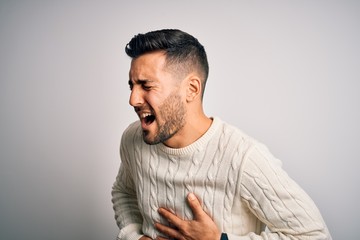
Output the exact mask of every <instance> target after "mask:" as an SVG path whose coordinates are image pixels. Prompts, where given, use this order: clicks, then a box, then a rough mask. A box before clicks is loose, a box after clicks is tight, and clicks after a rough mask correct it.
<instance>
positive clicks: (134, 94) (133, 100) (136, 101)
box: [129, 86, 144, 107]
mask: <svg viewBox="0 0 360 240" xmlns="http://www.w3.org/2000/svg"><path fill="white" fill-rule="evenodd" d="M143 103H144V98H143V96H142V93H141V91H140V90H139V89H138V88H137V87H136V86H134V87H133V89H132V90H131V93H130V99H129V104H130V105H131V106H133V107H138V106H141V105H142V104H143Z"/></svg>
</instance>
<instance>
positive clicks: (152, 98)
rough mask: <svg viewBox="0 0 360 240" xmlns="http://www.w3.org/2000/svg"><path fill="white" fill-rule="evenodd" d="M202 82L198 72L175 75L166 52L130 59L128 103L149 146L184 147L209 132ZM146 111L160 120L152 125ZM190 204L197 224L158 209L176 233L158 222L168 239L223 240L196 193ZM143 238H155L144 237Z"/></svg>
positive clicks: (209, 123)
mask: <svg viewBox="0 0 360 240" xmlns="http://www.w3.org/2000/svg"><path fill="white" fill-rule="evenodd" d="M201 82H202V80H201V74H199V73H198V72H197V71H196V70H194V71H191V72H189V73H187V74H178V73H176V71H172V68H171V67H170V66H167V65H166V55H165V53H164V52H163V51H156V52H151V53H146V54H143V55H141V56H139V57H138V58H135V59H133V60H132V62H131V67H130V71H129V85H130V89H131V94H130V99H129V104H130V105H131V106H132V107H134V110H135V112H136V113H137V114H138V116H139V118H140V121H141V127H142V130H143V137H144V141H145V142H146V143H148V144H157V143H159V142H161V143H163V144H165V145H166V146H168V147H171V148H182V147H185V146H188V145H190V144H191V143H193V142H194V141H196V140H197V139H199V138H200V137H201V136H202V135H203V134H204V133H205V132H206V131H207V130H208V129H209V127H210V125H211V122H212V120H211V119H210V118H208V117H207V116H206V115H205V114H204V111H203V106H202V99H201V92H202V89H201ZM147 113H149V114H152V115H155V116H156V118H155V120H154V122H152V123H151V124H148V123H146V121H145V120H144V118H143V117H144V114H147ZM187 200H188V204H189V206H190V208H191V209H192V211H193V215H194V218H193V220H191V221H185V220H183V219H180V218H179V217H177V216H176V215H174V214H172V213H171V212H170V211H168V210H167V209H163V208H160V209H159V214H160V215H161V216H163V217H164V218H166V219H167V220H168V221H169V222H171V223H172V224H173V225H174V226H175V227H176V229H175V228H174V229H173V228H170V227H168V226H165V225H162V224H160V223H155V227H156V228H157V229H158V230H159V231H160V232H162V233H164V234H165V235H167V236H169V238H175V239H179V240H180V239H181V240H185V239H186V240H190V239H193V240H195V239H196V240H201V239H204V240H205V239H206V240H211V239H214V240H215V239H216V240H218V239H220V232H219V230H218V228H217V226H216V225H215V223H214V222H213V220H212V219H211V217H210V216H208V215H207V214H206V213H205V212H204V211H203V209H202V207H201V204H200V202H199V201H198V199H197V198H196V197H195V195H193V194H189V196H188V198H187ZM157 239H159V240H164V239H166V238H162V237H158V238H157ZM140 240H151V238H149V237H147V236H143V237H141V238H140Z"/></svg>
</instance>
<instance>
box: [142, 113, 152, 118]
mask: <svg viewBox="0 0 360 240" xmlns="http://www.w3.org/2000/svg"><path fill="white" fill-rule="evenodd" d="M148 116H151V113H142V114H141V115H140V117H141V118H146V117H148Z"/></svg>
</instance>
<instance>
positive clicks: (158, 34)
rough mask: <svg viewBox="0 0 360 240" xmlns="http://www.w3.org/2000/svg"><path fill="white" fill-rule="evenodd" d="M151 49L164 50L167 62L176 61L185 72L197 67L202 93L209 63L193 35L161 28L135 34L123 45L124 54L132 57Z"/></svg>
mask: <svg viewBox="0 0 360 240" xmlns="http://www.w3.org/2000/svg"><path fill="white" fill-rule="evenodd" d="M153 51H164V52H165V54H166V61H167V64H168V65H171V64H174V63H176V64H177V66H176V68H177V69H181V70H183V71H184V72H186V73H188V72H189V71H190V70H191V69H194V67H195V68H197V70H198V71H199V72H200V74H201V75H202V78H203V79H202V94H204V89H205V85H206V80H207V78H208V74H209V64H208V60H207V56H206V52H205V49H204V47H203V45H201V44H200V42H199V41H198V40H197V39H196V38H195V37H193V36H191V35H190V34H188V33H186V32H183V31H180V30H178V29H163V30H157V31H151V32H148V33H145V34H141V33H140V34H138V35H135V36H134V37H133V38H132V39H131V41H130V42H129V43H128V44H127V45H126V47H125V52H126V54H127V55H128V56H129V57H131V58H133V59H134V58H137V57H139V56H141V55H143V54H145V53H149V52H153Z"/></svg>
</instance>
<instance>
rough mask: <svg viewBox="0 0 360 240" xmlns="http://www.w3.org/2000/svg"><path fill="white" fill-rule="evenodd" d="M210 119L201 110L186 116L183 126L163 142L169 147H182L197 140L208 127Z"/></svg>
mask: <svg viewBox="0 0 360 240" xmlns="http://www.w3.org/2000/svg"><path fill="white" fill-rule="evenodd" d="M211 123H212V119H211V118H209V117H207V116H206V115H205V114H204V113H203V112H201V113H200V114H194V115H192V116H189V117H188V118H187V121H186V123H185V126H184V127H183V128H182V129H181V130H180V131H179V132H177V133H176V134H175V135H174V136H173V137H171V138H170V139H168V140H167V141H165V142H164V144H165V145H166V146H168V147H170V148H183V147H186V146H188V145H190V144H192V143H193V142H195V141H196V140H198V139H199V138H200V137H201V136H202V135H204V134H205V133H206V131H207V130H208V129H209V128H210V126H211Z"/></svg>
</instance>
